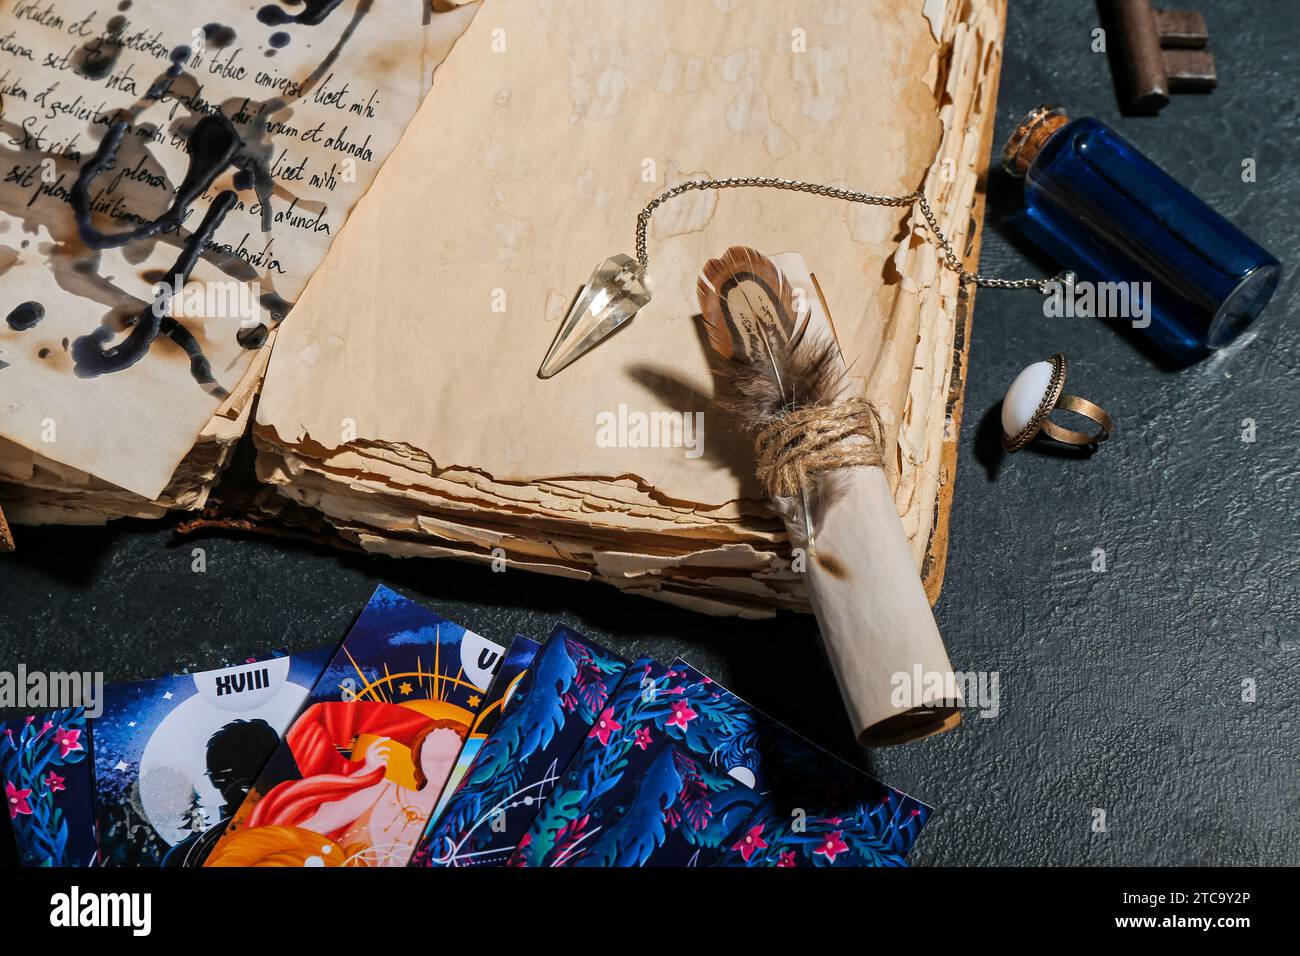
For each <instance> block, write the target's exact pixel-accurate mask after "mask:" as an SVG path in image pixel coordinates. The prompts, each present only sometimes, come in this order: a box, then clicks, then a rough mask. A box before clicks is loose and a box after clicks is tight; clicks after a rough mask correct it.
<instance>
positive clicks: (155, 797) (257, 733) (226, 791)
mask: <svg viewBox="0 0 1300 956" xmlns="http://www.w3.org/2000/svg"><path fill="white" fill-rule="evenodd" d="M333 650H334V648H333V647H324V648H320V649H317V650H314V651H309V652H307V653H305V654H295V655H293V656H288V655H283V654H280V655H274V656H271V657H268V658H266V659H265V660H255V661H249V662H247V663H243V664H237V665H235V666H233V667H223V668H219V669H217V670H210V671H201V672H199V673H196V674H175V675H172V676H170V677H160V678H158V679H156V680H147V681H139V682H136V683H129V684H110V685H109V686H108V687H106V688H104V712H103V714H102V715H101V716H100V717H98V718H97V719H96V720H95V721H94V727H95V735H96V737H97V738H98V741H99V745H98V746H97V747H96V748H95V808H96V809H95V816H96V821H97V823H98V829H99V840H100V862H101V864H102V865H105V866H198V865H199V864H200V863H201V862H202V860H203V857H204V856H205V855H206V854H207V853H208V851H210V850H211V848H212V845H213V844H214V843H215V842H216V840H217V838H218V837H220V835H221V833H222V830H223V829H224V827H225V824H226V823H227V821H229V819H230V817H231V815H232V814H233V813H234V812H235V810H236V809H238V807H239V805H240V804H241V803H242V802H243V800H244V796H245V795H246V794H247V793H248V788H249V787H251V786H252V784H253V781H254V780H256V779H257V775H258V773H260V772H261V770H262V767H264V766H265V765H266V761H267V760H269V759H270V757H271V754H272V753H274V752H275V748H276V747H277V746H279V744H280V737H281V735H282V734H283V733H284V732H285V730H286V729H288V727H289V725H290V723H292V722H293V719H294V717H296V716H297V714H298V711H299V709H300V708H301V707H302V703H303V701H304V700H305V699H306V697H307V692H308V691H309V690H310V689H311V687H312V685H313V684H315V682H316V680H317V678H319V677H320V673H321V670H322V669H323V668H324V667H325V663H326V661H328V660H329V658H330V655H331V654H332V653H333Z"/></svg>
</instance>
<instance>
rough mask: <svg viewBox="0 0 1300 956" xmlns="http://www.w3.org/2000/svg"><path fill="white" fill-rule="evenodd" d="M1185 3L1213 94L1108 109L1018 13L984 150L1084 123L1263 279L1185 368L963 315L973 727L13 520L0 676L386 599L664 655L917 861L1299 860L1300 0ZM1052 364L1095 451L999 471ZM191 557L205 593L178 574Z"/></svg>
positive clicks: (293, 552)
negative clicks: (1244, 235) (851, 767)
mask: <svg viewBox="0 0 1300 956" xmlns="http://www.w3.org/2000/svg"><path fill="white" fill-rule="evenodd" d="M1198 5H1199V6H1200V8H1201V9H1202V10H1204V12H1205V13H1206V16H1207V18H1208V20H1209V24H1210V32H1211V37H1212V48H1213V51H1214V55H1215V58H1216V60H1217V64H1218V71H1219V76H1220V86H1219V89H1218V90H1216V91H1215V92H1214V93H1212V94H1210V95H1208V96H1182V97H1178V98H1176V99H1175V100H1174V102H1173V103H1172V104H1171V105H1170V106H1169V107H1167V108H1166V109H1165V110H1164V112H1163V113H1162V114H1161V115H1160V116H1159V117H1158V118H1127V117H1124V116H1122V115H1121V113H1120V110H1119V109H1118V106H1117V102H1116V97H1115V91H1114V89H1113V86H1112V80H1111V71H1110V68H1109V66H1108V63H1107V59H1106V56H1105V55H1103V54H1100V53H1094V52H1093V51H1092V43H1093V35H1092V31H1093V29H1094V28H1095V27H1096V26H1097V25H1098V15H1097V11H1096V9H1095V8H1094V7H1093V6H1092V5H1091V4H1090V3H1087V2H1081V0H1062V2H1043V0H1038V2H1016V0H1013V2H1012V10H1011V12H1010V15H1009V21H1008V26H1007V43H1006V53H1005V62H1004V65H1003V73H1002V86H1001V94H1000V97H999V103H998V132H997V137H996V140H997V143H998V144H999V148H1000V143H1001V142H1002V141H1003V139H1005V137H1006V135H1007V134H1008V133H1009V132H1010V130H1011V128H1012V126H1013V125H1014V123H1015V122H1016V120H1018V119H1019V117H1020V116H1021V115H1023V113H1025V112H1026V111H1027V110H1029V109H1030V108H1031V107H1033V106H1035V105H1038V104H1039V103H1041V102H1046V101H1052V102H1059V103H1061V104H1062V105H1064V106H1066V107H1067V108H1068V109H1069V110H1070V111H1071V112H1072V113H1073V114H1074V115H1076V116H1078V115H1089V114H1090V115H1093V116H1097V117H1099V118H1101V119H1103V120H1105V121H1106V122H1109V123H1112V124H1113V125H1114V126H1116V127H1117V128H1118V129H1119V130H1120V132H1121V133H1122V134H1123V135H1124V136H1125V137H1127V138H1128V139H1130V140H1131V141H1132V142H1134V143H1135V144H1136V145H1137V146H1139V147H1140V148H1141V149H1143V150H1144V151H1146V152H1147V153H1148V155H1149V156H1151V157H1152V158H1153V159H1154V160H1155V161H1156V162H1158V163H1159V164H1160V165H1162V166H1164V167H1165V168H1166V169H1168V170H1169V171H1170V172H1171V173H1173V174H1174V175H1175V176H1176V177H1177V178H1178V179H1180V180H1181V181H1182V182H1184V183H1185V184H1186V185H1188V186H1189V187H1190V188H1191V189H1192V190H1193V191H1195V192H1196V193H1198V194H1200V195H1201V196H1202V197H1204V198H1205V199H1206V200H1207V201H1208V202H1210V204H1211V205H1213V206H1214V207H1215V208H1216V209H1218V210H1219V211H1221V212H1223V213H1224V214H1226V215H1227V216H1228V217H1229V218H1230V219H1232V220H1233V221H1234V222H1235V223H1236V224H1238V225H1239V226H1241V227H1242V228H1243V229H1245V230H1246V231H1247V232H1248V233H1250V234H1251V235H1252V236H1254V237H1255V238H1256V239H1257V240H1258V241H1260V242H1261V243H1262V244H1263V245H1264V246H1266V247H1267V248H1269V249H1270V250H1271V251H1272V252H1273V253H1274V254H1275V255H1277V256H1278V258H1280V259H1281V260H1282V261H1283V263H1284V267H1285V269H1286V278H1285V280H1284V282H1283V285H1282V287H1281V289H1280V290H1279V292H1278V294H1277V296H1276V298H1275V299H1274V302H1273V304H1272V306H1271V307H1270V308H1269V310H1268V311H1267V313H1266V314H1265V316H1264V317H1263V318H1262V319H1261V320H1260V321H1259V322H1258V323H1257V324H1256V325H1255V326H1254V327H1253V328H1252V330H1251V334H1250V335H1249V337H1248V338H1247V339H1246V340H1245V341H1244V342H1243V344H1241V346H1240V347H1239V348H1234V349H1232V350H1231V351H1230V354H1227V355H1220V356H1216V357H1215V358H1214V359H1211V360H1210V361H1207V362H1204V363H1202V364H1200V365H1199V366H1196V367H1193V368H1191V369H1189V370H1186V371H1182V372H1177V373H1171V372H1167V371H1161V370H1159V369H1157V368H1155V367H1153V365H1152V364H1151V363H1150V362H1149V361H1148V360H1147V359H1146V358H1145V357H1143V355H1142V354H1140V353H1139V352H1138V351H1136V350H1135V349H1134V348H1133V347H1132V346H1131V345H1130V344H1129V343H1128V342H1127V341H1126V340H1125V339H1123V338H1122V337H1120V336H1119V335H1117V334H1116V333H1114V332H1113V331H1111V330H1110V329H1108V328H1107V327H1105V326H1103V325H1101V324H1099V323H1097V322H1096V321H1090V320H1087V319H1064V318H1062V319H1047V318H1044V317H1043V314H1042V310H1041V305H1040V302H1039V300H1038V297H1037V296H1036V295H1034V294H1033V293H1028V292H992V291H983V292H981V293H980V294H979V296H978V301H977V304H976V308H975V318H974V338H973V343H972V346H971V366H970V374H969V384H968V391H967V399H966V421H965V425H964V427H963V429H962V434H961V448H960V460H959V465H958V471H957V488H956V496H955V501H954V505H953V511H952V534H951V548H950V554H949V560H948V573H947V579H946V583H945V585H944V589H943V595H942V598H941V600H940V602H939V605H938V609H937V615H938V619H939V624H940V628H941V630H942V631H943V633H944V635H945V637H946V640H947V644H948V648H949V652H950V655H951V657H952V660H953V664H954V667H955V668H957V669H958V670H962V671H988V672H996V673H997V674H998V675H999V681H1000V683H999V689H1000V713H999V715H998V716H997V717H996V718H979V717H976V716H975V715H974V714H973V713H969V714H968V719H967V720H966V722H965V723H964V724H963V725H962V726H961V727H960V728H959V729H957V730H956V731H954V732H952V733H949V734H946V735H943V736H942V737H939V738H936V739H933V740H929V741H925V742H922V743H918V744H912V745H908V746H905V747H901V748H893V749H886V750H876V751H872V752H870V753H864V752H862V751H860V750H858V749H856V747H855V746H854V744H853V741H852V739H851V735H850V732H849V729H848V726H847V722H846V720H845V718H844V715H843V711H842V708H841V704H840V701H839V697H838V694H837V693H836V690H835V687H834V684H833V682H832V678H831V675H830V672H829V670H828V666H827V664H826V663H825V661H824V659H823V657H822V654H821V650H820V642H819V639H818V637H817V634H816V631H815V627H814V624H813V622H812V620H811V619H810V618H801V617H795V616H784V617H781V618H778V619H777V620H775V621H770V622H758V623H750V622H741V621H732V620H715V619H710V618H705V617H700V616H696V615H693V614H689V613H686V612H683V611H678V610H675V609H672V608H669V607H666V606H662V605H659V604H656V603H654V602H650V601H643V600H638V599H632V598H624V597H621V596H620V595H617V594H616V593H615V592H613V591H612V590H609V589H606V588H603V587H601V586H596V585H579V584H575V583H570V582H565V581H559V580H552V579H547V578H539V577H535V576H531V575H528V574H525V573H522V572H520V573H509V572H508V573H506V574H504V575H501V574H492V573H490V572H488V571H487V570H485V569H478V568H471V567H467V566H461V565H455V564H449V563H433V562H423V561H420V562H416V561H396V560H388V559H370V558H361V557H347V556H340V555H338V554H335V553H331V552H327V551H323V550H315V549H312V548H309V547H306V546H297V545H292V544H283V543H278V542H272V541H268V540H249V539H236V538H226V537H206V538H203V539H198V540H192V539H180V538H178V537H176V536H175V535H174V533H173V531H172V530H171V528H170V527H169V526H168V525H166V524H144V523H131V522H128V523H122V524H118V525H115V526H112V527H109V528H107V529H28V528H20V529H18V542H19V549H20V550H19V551H18V553H16V554H13V555H9V556H6V557H2V558H0V666H3V667H6V668H8V667H11V666H12V664H13V663H16V662H18V661H22V662H25V663H26V664H27V665H28V666H29V667H31V668H37V667H40V668H50V669H56V668H57V669H71V668H76V669H88V670H103V671H104V672H105V674H106V678H107V679H108V680H110V681H111V680H123V679H137V678H144V677H152V676H157V675H160V674H163V673H166V672H169V671H174V670H180V669H194V668H205V667H214V666H218V665H220V664H223V663H226V662H229V661H233V660H238V659H242V658H244V657H246V656H248V655H250V654H252V653H255V652H258V651H263V650H266V649H268V648H273V647H288V648H291V649H305V648H308V647H312V646H317V645H319V644H321V643H323V642H324V641H325V640H336V639H339V638H341V637H342V635H343V634H344V633H345V631H346V630H347V628H348V626H349V624H350V623H351V620H352V619H353V617H354V616H355V615H356V613H357V612H358V611H359V610H360V608H361V606H362V605H363V604H364V602H365V600H366V598H367V597H368V595H369V594H370V592H371V590H373V588H374V586H375V584H376V583H377V582H380V581H384V582H387V583H390V584H392V585H393V586H395V587H397V588H399V589H402V590H404V591H405V592H406V593H408V594H410V595H412V596H414V597H417V598H419V599H422V600H425V601H426V602H427V603H429V604H431V605H432V606H434V607H435V608H437V609H439V610H440V611H442V612H443V613H445V614H446V615H448V616H450V617H453V618H455V619H457V620H459V621H461V622H463V623H464V624H465V625H466V626H468V627H471V628H473V629H475V630H477V631H480V632H482V633H483V634H485V635H488V636H494V637H496V638H498V639H504V638H508V637H509V636H510V635H511V634H513V633H514V632H516V631H520V632H523V633H525V634H529V635H532V636H535V637H538V638H540V637H543V636H545V634H546V633H547V631H548V630H549V628H550V625H551V623H552V621H553V620H554V619H555V618H557V617H558V618H562V619H564V620H566V621H568V622H570V623H572V624H573V625H575V626H577V627H578V628H579V629H581V630H583V631H585V632H587V633H589V634H590V635H591V636H592V637H594V638H596V639H598V640H601V641H605V642H607V643H608V644H609V645H611V646H612V647H614V648H615V649H618V650H621V651H623V652H624V653H625V654H629V655H630V654H641V653H645V654H653V655H655V656H657V657H659V658H660V659H664V660H667V659H670V658H671V657H672V656H674V655H677V654H681V655H683V656H685V657H687V658H688V659H690V660H691V661H692V662H693V663H695V664H696V666H698V667H700V668H701V669H703V670H704V671H706V672H708V673H711V674H712V675H713V676H714V677H716V678H717V679H718V680H720V681H722V682H723V683H725V684H726V685H728V686H729V687H731V688H732V689H733V690H735V691H736V692H737V693H739V694H740V695H742V696H744V697H746V698H748V699H750V700H751V701H753V702H754V703H756V704H758V705H760V706H762V707H765V708H767V709H768V710H770V711H771V712H772V713H773V714H774V715H776V716H777V717H779V718H781V719H783V720H785V721H786V722H788V723H789V724H790V725H792V726H793V727H795V728H796V729H798V730H800V731H802V732H803V733H805V734H807V735H808V736H810V737H811V738H812V739H814V740H815V741H817V742H819V743H821V744H823V745H824V746H827V747H829V748H830V749H832V750H834V751H836V752H837V753H839V754H841V755H842V756H845V757H846V758H848V759H850V760H853V761H855V762H857V763H859V764H861V765H863V766H866V767H868V768H870V769H871V770H872V772H874V773H875V774H877V775H878V776H880V777H882V778H883V779H885V780H887V781H888V782H890V783H892V784H895V785H897V786H900V787H902V788H903V789H905V790H907V791H909V792H911V793H913V794H915V795H916V796H918V797H920V798H922V799H924V800H926V801H928V802H930V803H932V804H934V805H935V806H936V807H937V809H938V813H937V815H936V816H935V817H934V819H933V822H932V823H931V824H930V825H929V826H928V827H927V829H926V831H925V833H924V834H923V835H922V837H921V839H920V841H919V842H918V843H917V846H916V849H915V850H914V852H913V857H912V858H913V862H915V863H917V864H922V865H925V864H931V865H936V864H1018V863H1026V864H1194V863H1200V864H1253V863H1285V864H1297V863H1300V705H1298V704H1297V697H1298V696H1300V694H1298V691H1300V574H1298V573H1297V565H1298V564H1300V520H1298V519H1297V487H1296V475H1297V457H1298V455H1297V452H1298V449H1300V327H1298V326H1297V324H1296V322H1295V318H1296V315H1295V313H1296V311H1297V302H1298V299H1300V293H1298V290H1297V283H1296V281H1295V274H1294V269H1293V268H1292V267H1293V264H1294V262H1295V261H1296V258H1297V256H1300V234H1298V230H1297V217H1298V216H1300V176H1297V175H1296V171H1295V163H1296V157H1297V156H1298V155H1300V103H1298V102H1297V90H1298V89H1300V82H1298V81H1300V52H1298V51H1300V5H1297V4H1295V3H1291V2H1267V3H1258V2H1250V0H1240V2H1229V0H1200V2H1199V4H1198ZM1247 158H1253V159H1254V160H1255V166H1256V170H1257V178H1256V181H1255V182H1252V183H1247V182H1243V181H1242V162H1243V160H1244V159H1247ZM1018 189H1019V187H1018V186H1016V185H1014V184H1011V183H1007V182H1006V181H1003V180H1001V179H1000V178H999V177H998V176H996V175H995V176H994V177H993V181H992V183H991V186H990V194H991V200H990V208H989V216H988V221H987V224H986V227H985V236H984V254H983V261H982V263H981V268H982V269H983V270H984V271H987V272H991V273H993V274H1001V275H1013V276H1021V275H1035V274H1042V273H1044V272H1048V271H1051V272H1054V271H1055V268H1053V267H1052V266H1051V265H1050V264H1049V263H1044V262H1041V261H1037V260H1036V259H1035V258H1034V257H1033V256H1032V254H1031V253H1028V252H1027V250H1026V249H1025V247H1024V246H1023V244H1022V243H1021V242H1020V241H1019V240H1018V239H1017V238H1016V237H1015V236H1014V234H1013V233H1012V232H1011V231H1010V230H1009V229H1006V228H1005V227H1004V226H1003V225H1002V224H1001V222H1000V220H1001V219H1002V218H1003V217H1005V216H1006V215H1007V214H1008V213H1009V212H1010V211H1012V210H1013V209H1014V207H1015V204H1016V202H1017V193H1018ZM724 238H725V237H724ZM1056 351H1064V352H1065V353H1066V354H1067V355H1068V356H1069V358H1070V362H1071V372H1070V390H1071V391H1073V392H1076V393H1078V394H1083V395H1085V396H1088V397H1090V398H1092V399H1094V400H1095V401H1097V402H1099V403H1100V404H1102V405H1103V406H1104V407H1106V408H1107V409H1108V410H1109V411H1110V412H1111V413H1112V414H1113V415H1115V416H1116V418H1117V420H1118V423H1119V428H1118V434H1117V435H1116V437H1115V438H1114V439H1113V440H1112V441H1111V442H1110V443H1108V445H1106V446H1104V447H1103V448H1102V449H1101V451H1100V452H1099V453H1098V454H1097V455H1096V456H1095V457H1093V458H1091V459H1088V460H1073V459H1067V458H1061V457H1057V456H1054V455H1049V454H1044V453H1041V452H1033V451H1030V452H1025V453H1021V454H1018V455H1016V456H1015V457H1014V458H1010V459H1007V458H1003V457H1002V456H1001V454H1000V452H999V451H998V423H997V404H998V402H999V401H1000V399H1001V396H1002V392H1003V390H1004V389H1005V388H1006V386H1007V384H1008V382H1009V381H1010V379H1011V378H1012V377H1013V376H1014V375H1015V374H1016V372H1018V371H1019V369H1020V368H1022V367H1023V366H1024V365H1026V364H1028V363H1030V362H1032V361H1035V360H1038V359H1041V358H1044V357H1046V356H1047V355H1049V354H1051V353H1053V352H1056ZM1245 419H1252V420H1253V421H1254V423H1255V441H1253V442H1245V441H1242V440H1241V436H1242V434H1243V421H1244V420H1245ZM194 547H202V548H204V549H205V550H206V553H207V571H206V573H202V574H198V573H193V572H192V571H191V560H192V559H191V549H192V548H194ZM1098 548H1100V549H1104V551H1105V554H1106V570H1105V572H1104V573H1103V572H1099V571H1094V570H1093V567H1094V563H1095V559H1094V549H1098ZM1247 678H1249V679H1251V680H1253V681H1254V682H1255V685H1256V687H1257V699H1256V700H1255V702H1253V703H1245V702H1243V700H1242V696H1243V695H1242V688H1243V680H1244V679H1247ZM1097 810H1104V811H1105V822H1106V828H1105V831H1104V832H1097V831H1096V830H1095V829H1094V821H1095V820H1096V819H1098V815H1097V814H1096V811H1097Z"/></svg>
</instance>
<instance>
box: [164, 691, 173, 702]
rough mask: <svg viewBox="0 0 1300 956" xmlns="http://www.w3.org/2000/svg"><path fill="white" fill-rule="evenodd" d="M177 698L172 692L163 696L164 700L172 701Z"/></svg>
mask: <svg viewBox="0 0 1300 956" xmlns="http://www.w3.org/2000/svg"><path fill="white" fill-rule="evenodd" d="M175 696H176V695H175V694H173V693H172V692H171V691H168V692H167V693H165V694H163V700H171V699H172V698H173V697H175Z"/></svg>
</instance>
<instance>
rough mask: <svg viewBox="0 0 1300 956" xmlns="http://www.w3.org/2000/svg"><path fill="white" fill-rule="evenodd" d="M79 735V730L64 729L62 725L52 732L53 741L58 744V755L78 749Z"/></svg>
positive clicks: (79, 747) (61, 755)
mask: <svg viewBox="0 0 1300 956" xmlns="http://www.w3.org/2000/svg"><path fill="white" fill-rule="evenodd" d="M80 737H81V731H80V730H64V729H63V728H62V727H60V728H59V729H58V730H56V731H55V732H54V742H55V743H56V744H58V745H59V756H60V757H66V756H67V755H68V754H70V753H72V751H74V750H80V749H81V742H80V739H79V738H80Z"/></svg>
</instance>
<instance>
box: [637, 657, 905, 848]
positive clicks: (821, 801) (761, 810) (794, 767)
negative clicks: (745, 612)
mask: <svg viewBox="0 0 1300 956" xmlns="http://www.w3.org/2000/svg"><path fill="white" fill-rule="evenodd" d="M673 668H674V670H675V671H677V672H679V673H681V674H682V675H683V677H684V684H683V690H682V697H683V698H684V699H685V700H687V701H699V710H700V711H701V714H702V716H704V717H705V718H706V719H707V717H708V712H709V710H710V709H711V708H719V709H722V705H723V703H724V702H725V703H726V709H727V710H731V709H733V708H734V709H735V710H737V711H739V712H742V713H743V714H744V717H743V720H741V721H739V722H737V723H736V724H735V727H736V728H737V732H735V733H729V732H727V731H725V730H724V731H722V732H721V733H719V732H718V729H717V728H715V727H713V726H710V724H711V723H712V722H710V723H706V724H702V725H701V727H700V732H701V735H700V738H699V739H698V740H697V741H696V742H695V743H694V744H693V745H692V750H693V752H694V754H695V755H696V756H697V757H698V759H700V760H704V759H705V758H706V757H708V758H709V759H710V760H711V761H712V762H714V763H716V764H718V765H720V766H722V767H725V768H726V769H727V774H728V776H729V777H730V778H731V779H732V781H733V783H732V784H731V788H732V789H733V790H738V789H740V788H743V789H744V790H747V791H748V792H749V793H750V794H752V795H753V796H754V797H756V800H755V801H750V800H744V801H741V802H743V803H744V804H746V805H749V806H751V807H752V810H751V813H750V815H749V817H748V819H746V820H745V821H744V822H743V823H742V824H741V825H740V828H739V830H738V831H737V830H735V829H731V828H730V827H727V828H724V829H731V832H730V833H729V835H727V836H726V837H725V838H724V839H723V841H722V843H721V845H720V846H717V847H712V848H710V850H709V851H708V852H707V853H706V854H702V855H701V857H700V865H705V863H707V865H710V866H779V867H793V866H906V865H907V860H906V855H907V852H908V850H910V849H911V847H912V844H913V843H914V842H915V840H916V837H917V836H918V835H919V834H920V832H921V828H922V827H924V826H925V822H926V820H927V819H928V818H929V814H930V813H931V808H930V807H928V806H926V805H925V804H924V803H921V802H920V801H919V800H916V799H915V798H913V797H910V796H908V795H907V794H905V793H903V792H902V791H901V790H898V789H896V788H894V787H890V786H887V785H886V784H883V783H881V782H880V781H879V780H876V779H875V778H874V777H871V776H869V775H868V774H865V773H863V772H862V771H861V770H858V769H857V768H856V767H853V766H851V765H850V764H847V763H845V762H844V761H842V760H840V759H839V758H838V757H835V756H834V755H832V754H830V753H827V752H826V751H825V750H822V749H821V748H820V747H818V746H816V745H815V744H813V743H812V742H811V741H809V740H807V739H806V738H804V737H802V736H800V735H799V734H796V733H795V732H794V731H792V730H790V728H788V727H786V726H784V725H783V724H780V723H778V722H777V721H775V720H773V719H772V718H771V717H769V716H768V715H766V714H764V713H763V712H762V711H759V710H757V709H756V708H754V707H752V706H751V705H749V704H747V703H745V702H744V701H742V700H740V698H738V697H736V696H735V695H734V694H732V693H731V692H730V691H727V690H725V689H724V688H722V687H720V686H719V685H718V684H716V683H714V682H713V681H711V680H710V679H709V678H707V677H705V676H704V675H703V674H701V673H700V672H699V671H697V670H695V669H694V668H693V667H691V666H690V665H689V664H687V663H686V662H684V661H681V660H677V661H674V662H673ZM706 698H707V699H708V700H709V701H712V702H713V703H712V704H709V703H706ZM688 706H691V705H688ZM701 744H703V746H700V745H701ZM669 845H671V844H669ZM719 850H720V851H721V852H719ZM650 865H661V864H660V863H659V861H658V859H657V858H656V859H653V860H652V861H651V864H650Z"/></svg>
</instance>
